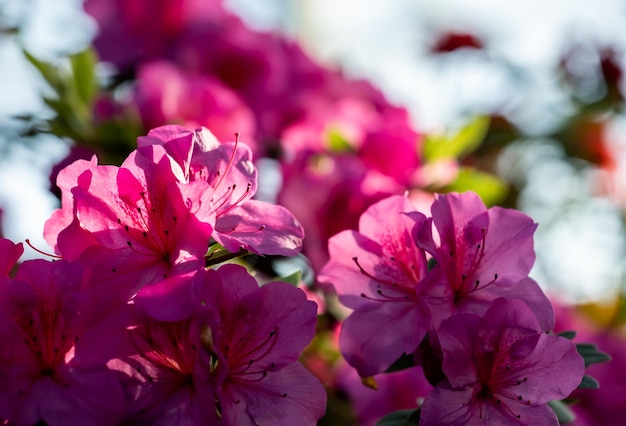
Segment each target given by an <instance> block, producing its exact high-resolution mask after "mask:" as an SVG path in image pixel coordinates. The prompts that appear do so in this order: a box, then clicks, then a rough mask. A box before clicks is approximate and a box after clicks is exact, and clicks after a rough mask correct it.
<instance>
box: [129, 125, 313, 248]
mask: <svg viewBox="0 0 626 426" xmlns="http://www.w3.org/2000/svg"><path fill="white" fill-rule="evenodd" d="M181 143H184V145H181ZM137 144H138V146H139V147H140V149H141V147H148V146H162V147H164V148H165V150H166V151H167V152H168V154H169V155H170V156H171V158H173V159H174V160H175V161H177V162H178V164H179V166H180V168H181V170H182V171H183V173H184V176H185V179H186V181H187V182H188V184H189V185H196V186H198V185H201V186H209V187H210V188H211V194H212V196H211V198H210V202H209V205H208V206H206V207H208V208H207V209H203V211H202V213H203V214H204V215H205V217H206V220H207V221H209V222H211V223H215V230H214V232H213V234H212V237H213V238H214V239H215V240H216V241H217V242H219V243H220V244H222V245H223V246H224V247H226V248H227V249H228V250H229V251H231V252H237V251H238V250H239V249H240V248H244V249H246V250H249V251H251V252H253V253H257V254H275V255H283V256H293V255H295V254H297V253H299V251H300V249H301V246H302V238H303V237H304V233H303V231H302V227H301V226H300V224H299V223H298V222H297V221H296V219H295V218H294V217H293V215H292V214H291V213H290V212H289V211H288V210H287V209H285V208H284V207H282V206H278V205H273V204H270V203H266V202H263V201H258V200H253V199H252V197H253V196H254V194H255V193H256V190H257V170H256V167H255V166H254V164H253V163H252V153H251V151H250V148H249V147H248V146H246V145H245V144H241V143H238V142H234V143H220V142H218V140H217V139H216V138H215V136H214V135H213V134H212V133H211V132H210V131H209V130H208V129H206V128H201V129H198V130H196V131H194V132H191V131H189V130H187V129H185V128H184V127H181V126H176V125H169V126H162V127H158V128H156V129H153V130H151V131H150V132H149V133H148V136H145V137H140V138H139V139H138V141H137Z"/></svg>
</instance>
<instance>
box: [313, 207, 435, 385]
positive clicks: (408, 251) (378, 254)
mask: <svg viewBox="0 0 626 426" xmlns="http://www.w3.org/2000/svg"><path fill="white" fill-rule="evenodd" d="M405 212H406V213H405ZM425 222H426V217H425V216H424V215H422V214H421V213H418V212H415V211H414V208H413V206H412V205H411V203H410V202H409V201H408V200H407V199H406V198H405V197H401V196H392V197H389V198H386V199H385V200H382V201H380V202H378V203H376V204H374V205H373V206H371V207H370V208H369V209H368V210H367V211H366V212H365V213H364V214H363V215H362V216H361V219H360V221H359V232H356V231H343V232H341V233H339V234H338V235H336V236H334V237H332V238H331V239H330V241H329V251H330V256H331V260H330V261H329V262H328V263H327V264H326V266H325V267H324V268H323V269H322V272H321V273H320V276H319V280H320V282H322V283H327V284H332V285H333V286H334V288H335V290H336V292H337V294H338V295H339V300H340V301H341V303H342V304H344V305H345V306H347V307H349V308H352V309H354V312H352V314H351V315H350V316H349V317H348V318H346V320H345V321H344V323H343V327H342V330H341V334H340V337H339V345H340V349H341V352H342V354H343V356H344V357H345V358H346V360H347V361H348V363H350V365H352V366H353V367H355V368H356V369H357V371H358V372H359V374H360V375H361V376H371V375H374V374H378V373H381V372H383V371H384V370H385V369H387V368H388V367H389V366H390V365H391V364H392V363H393V362H394V361H395V360H396V359H398V358H399V357H400V356H401V355H402V354H403V353H407V354H410V353H413V352H414V351H415V350H416V349H417V347H418V345H419V343H420V341H421V340H422V338H423V337H424V336H425V334H426V332H427V331H428V330H429V329H430V328H431V315H430V311H429V308H428V303H427V297H426V292H427V291H429V288H428V287H429V286H428V284H426V283H425V282H424V279H425V278H426V273H427V264H426V256H425V253H424V251H423V250H421V249H419V248H418V247H417V245H416V244H415V233H416V231H417V229H419V227H420V226H421V225H422V224H423V223H425ZM364 330H367V331H366V332H365V331H364Z"/></svg>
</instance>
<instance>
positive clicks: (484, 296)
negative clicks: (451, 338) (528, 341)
mask: <svg viewBox="0 0 626 426" xmlns="http://www.w3.org/2000/svg"><path fill="white" fill-rule="evenodd" d="M499 297H503V298H505V299H507V300H514V299H518V300H522V301H523V302H524V303H526V305H528V307H529V308H530V309H531V310H532V312H533V314H534V315H535V317H536V318H537V321H539V326H540V328H541V331H544V332H548V331H550V330H552V329H553V328H554V321H555V318H554V311H553V309H552V304H551V303H550V300H548V298H547V296H546V295H545V293H544V292H543V290H541V288H540V287H539V285H538V284H537V283H536V282H535V281H534V280H533V279H531V278H525V279H523V280H521V281H520V282H518V283H516V284H514V285H512V286H506V287H505V286H491V287H489V288H487V289H485V290H483V291H478V292H475V293H472V294H471V295H470V296H469V297H467V298H466V299H464V300H463V301H462V302H461V303H459V305H458V311H459V312H471V313H475V314H477V315H483V314H484V313H485V312H486V311H487V310H488V309H489V308H490V307H491V305H492V303H493V301H494V300H495V299H497V298H499Z"/></svg>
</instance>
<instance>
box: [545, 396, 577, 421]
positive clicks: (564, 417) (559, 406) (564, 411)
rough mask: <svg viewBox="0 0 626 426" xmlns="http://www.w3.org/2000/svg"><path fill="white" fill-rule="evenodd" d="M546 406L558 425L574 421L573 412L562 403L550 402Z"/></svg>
mask: <svg viewBox="0 0 626 426" xmlns="http://www.w3.org/2000/svg"><path fill="white" fill-rule="evenodd" d="M548 406H549V407H550V408H552V411H554V413H555V414H556V418H557V419H558V420H559V423H560V424H563V423H571V422H573V421H574V420H575V419H576V415H575V414H574V412H573V411H572V410H571V409H570V408H569V406H568V405H567V404H566V403H564V402H563V401H558V400H554V401H550V402H548Z"/></svg>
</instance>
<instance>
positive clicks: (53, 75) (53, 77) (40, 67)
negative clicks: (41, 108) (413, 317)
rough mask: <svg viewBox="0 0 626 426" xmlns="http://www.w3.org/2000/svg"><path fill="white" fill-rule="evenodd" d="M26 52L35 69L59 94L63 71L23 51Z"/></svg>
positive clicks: (25, 52)
mask: <svg viewBox="0 0 626 426" xmlns="http://www.w3.org/2000/svg"><path fill="white" fill-rule="evenodd" d="M22 52H24V56H25V57H26V59H27V60H28V62H30V63H31V64H32V65H33V66H34V67H35V68H37V71H39V74H41V76H42V77H43V78H44V80H46V82H47V83H48V84H49V85H50V87H52V88H53V89H54V91H55V92H57V93H58V92H59V90H60V89H61V87H62V85H63V83H62V81H63V78H62V77H61V71H60V70H59V68H58V67H57V66H55V65H53V64H50V63H48V62H45V61H40V60H39V59H37V58H35V57H34V56H33V55H31V54H30V53H28V51H26V50H22Z"/></svg>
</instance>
